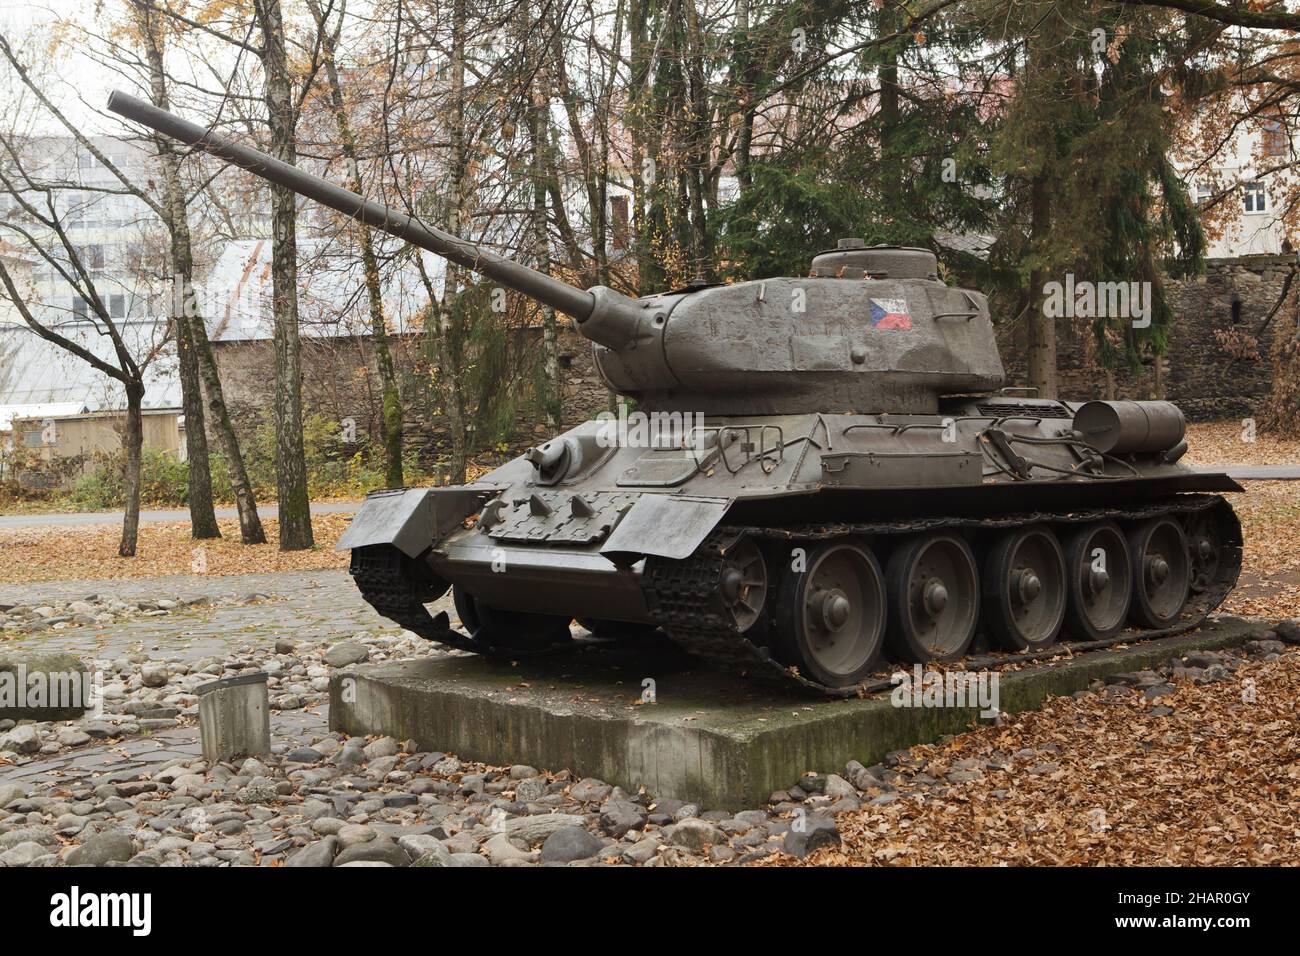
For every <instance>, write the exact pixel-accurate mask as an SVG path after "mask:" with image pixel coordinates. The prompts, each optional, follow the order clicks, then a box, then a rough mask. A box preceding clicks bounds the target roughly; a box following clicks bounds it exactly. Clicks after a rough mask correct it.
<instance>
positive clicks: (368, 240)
mask: <svg viewBox="0 0 1300 956" xmlns="http://www.w3.org/2000/svg"><path fill="white" fill-rule="evenodd" d="M308 6H309V7H310V8H311V12H312V16H313V17H314V18H315V19H316V27H317V29H318V30H320V33H321V37H322V40H321V47H322V52H323V53H324V61H325V76H326V78H327V79H328V80H329V86H330V106H331V109H332V110H333V112H334V119H335V122H337V124H338V128H339V142H340V144H341V145H342V147H343V158H344V161H345V163H346V165H347V169H348V176H349V178H350V179H351V180H352V190H353V192H355V193H356V194H357V195H359V196H360V195H363V194H364V190H363V188H362V184H361V169H360V167H359V166H358V164H357V142H356V137H354V136H353V135H352V127H351V125H350V124H349V122H348V114H347V109H346V107H345V104H344V102H343V84H342V83H341V81H340V80H339V71H338V64H337V63H336V61H335V43H336V39H337V37H336V36H335V35H334V34H331V33H330V32H329V31H328V29H326V23H325V15H324V14H323V13H322V12H321V8H320V4H319V2H317V0H309V2H308ZM342 15H343V12H342V11H341V10H340V13H339V18H340V19H339V23H340V29H341V24H342ZM357 230H358V233H357V235H358V243H359V244H360V246H361V264H362V267H363V268H364V269H365V279H366V298H367V301H368V303H369V306H370V337H371V340H372V341H373V343H374V348H375V366H376V368H378V370H379V382H380V386H381V388H382V392H383V415H382V418H381V420H380V431H381V433H382V439H383V445H384V464H385V468H384V472H385V477H386V480H387V483H388V487H390V488H400V487H401V486H402V484H403V479H402V396H401V393H400V392H399V391H398V388H397V373H396V371H395V370H394V368H393V354H392V351H391V349H390V348H389V345H388V325H387V323H386V322H385V321H384V299H383V293H382V291H381V289H380V287H379V263H378V261H377V260H376V259H375V247H374V237H373V234H372V233H371V231H370V227H369V226H365V225H359V226H358V227H357Z"/></svg>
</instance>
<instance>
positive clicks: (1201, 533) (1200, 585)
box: [1186, 511, 1223, 594]
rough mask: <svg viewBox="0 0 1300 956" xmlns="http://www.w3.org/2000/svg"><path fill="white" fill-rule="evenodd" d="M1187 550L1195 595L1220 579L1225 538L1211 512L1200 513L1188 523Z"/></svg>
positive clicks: (1188, 520)
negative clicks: (1190, 562)
mask: <svg viewBox="0 0 1300 956" xmlns="http://www.w3.org/2000/svg"><path fill="white" fill-rule="evenodd" d="M1186 534H1187V549H1188V553H1189V554H1190V555H1191V559H1192V581H1191V588H1192V593H1193V594H1200V593H1201V592H1202V591H1205V590H1207V589H1208V588H1209V587H1210V586H1211V585H1212V584H1214V582H1215V581H1216V580H1218V577H1219V564H1220V558H1221V556H1222V553H1223V538H1222V536H1221V535H1220V534H1219V523H1218V522H1217V521H1216V520H1215V515H1214V513H1213V512H1211V511H1198V512H1197V513H1195V514H1193V515H1190V516H1189V517H1188V519H1187V523H1186Z"/></svg>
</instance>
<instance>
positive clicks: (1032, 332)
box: [1025, 175, 1056, 398]
mask: <svg viewBox="0 0 1300 956" xmlns="http://www.w3.org/2000/svg"><path fill="white" fill-rule="evenodd" d="M1030 190H1031V196H1030V206H1031V208H1030V215H1031V222H1030V249H1031V250H1033V251H1034V253H1035V254H1041V253H1040V252H1039V250H1041V249H1043V248H1044V246H1045V245H1046V243H1047V238H1048V231H1049V230H1050V229H1051V206H1050V203H1049V199H1048V196H1047V184H1046V179H1045V177H1044V176H1042V175H1038V176H1035V177H1034V180H1033V182H1032V183H1031V185H1030ZM1046 278H1047V277H1046V272H1045V271H1044V269H1043V267H1042V266H1041V265H1040V266H1037V267H1035V268H1034V270H1033V271H1032V272H1031V273H1030V275H1029V294H1028V296H1027V297H1026V301H1027V302H1028V303H1029V308H1028V309H1027V310H1026V312H1025V322H1026V329H1027V330H1028V335H1027V341H1028V361H1027V364H1028V372H1029V384H1030V385H1031V386H1033V387H1034V388H1036V389H1038V397H1039V398H1056V320H1055V319H1054V318H1051V317H1050V316H1047V315H1045V314H1044V312H1043V287H1044V285H1045V284H1046Z"/></svg>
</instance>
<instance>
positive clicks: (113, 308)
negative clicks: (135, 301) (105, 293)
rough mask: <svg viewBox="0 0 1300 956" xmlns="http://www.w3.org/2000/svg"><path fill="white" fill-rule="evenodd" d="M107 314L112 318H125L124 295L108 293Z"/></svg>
mask: <svg viewBox="0 0 1300 956" xmlns="http://www.w3.org/2000/svg"><path fill="white" fill-rule="evenodd" d="M108 315H109V317H110V318H114V319H124V318H126V296H124V295H110V296H109V297H108Z"/></svg>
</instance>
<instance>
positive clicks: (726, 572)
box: [718, 538, 767, 634]
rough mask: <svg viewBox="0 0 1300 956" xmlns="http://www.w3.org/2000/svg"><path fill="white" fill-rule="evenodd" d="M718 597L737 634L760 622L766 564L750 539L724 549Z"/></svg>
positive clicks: (764, 599)
mask: <svg viewBox="0 0 1300 956" xmlns="http://www.w3.org/2000/svg"><path fill="white" fill-rule="evenodd" d="M718 596H719V597H720V598H721V599H722V606H723V608H724V609H725V610H726V612H727V614H728V615H730V617H731V621H732V623H733V624H734V625H735V627H736V630H737V631H739V632H740V633H742V634H743V633H745V632H746V631H748V630H749V629H750V628H751V627H753V626H754V625H755V624H757V623H758V621H759V619H760V618H762V616H763V610H764V606H765V605H766V603H767V564H766V563H765V562H764V561H763V552H762V551H760V550H759V549H758V545H757V544H755V543H754V540H753V539H752V538H741V539H740V540H739V541H735V542H733V543H731V544H730V545H728V546H727V547H726V548H724V549H723V552H722V571H721V573H720V574H719V576H718Z"/></svg>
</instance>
